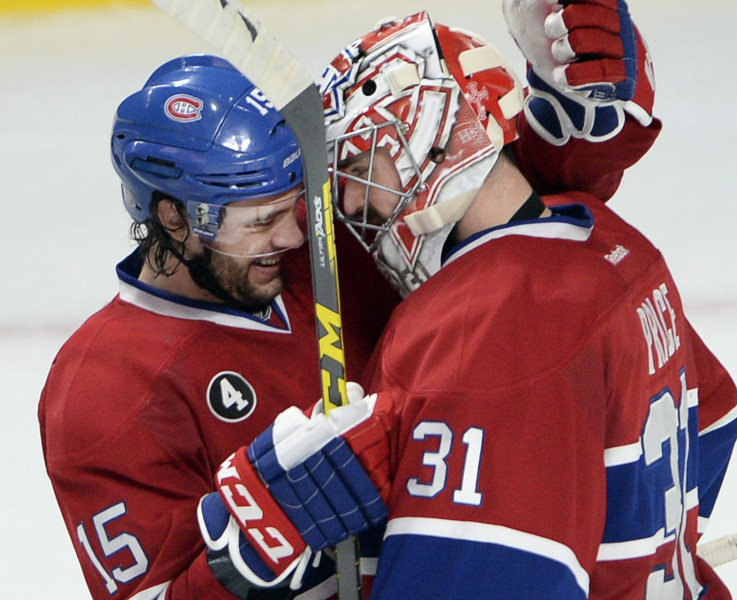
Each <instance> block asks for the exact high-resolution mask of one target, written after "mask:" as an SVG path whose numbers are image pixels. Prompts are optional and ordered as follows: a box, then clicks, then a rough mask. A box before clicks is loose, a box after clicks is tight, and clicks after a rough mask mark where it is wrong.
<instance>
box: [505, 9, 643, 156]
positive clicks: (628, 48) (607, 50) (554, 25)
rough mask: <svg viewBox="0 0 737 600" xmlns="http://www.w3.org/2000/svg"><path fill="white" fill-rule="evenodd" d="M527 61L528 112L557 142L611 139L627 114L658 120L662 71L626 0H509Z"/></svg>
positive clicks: (508, 12)
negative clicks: (652, 59)
mask: <svg viewBox="0 0 737 600" xmlns="http://www.w3.org/2000/svg"><path fill="white" fill-rule="evenodd" d="M503 9H504V16H505V19H506V20H507V25H508V27H509V31H510V33H511V34H512V37H513V38H514V39H515V41H516V42H517V45H518V46H519V48H520V50H522V53H523V54H524V56H525V58H526V59H527V62H528V72H527V79H528V83H529V93H528V96H527V98H526V101H525V115H526V117H527V120H528V122H529V123H530V125H531V126H532V127H533V128H534V129H535V131H536V132H537V133H538V134H539V135H540V136H541V137H543V138H544V139H546V140H547V141H549V142H550V143H552V144H555V145H563V144H565V143H566V142H567V141H568V139H570V137H571V136H572V137H576V138H582V139H586V140H588V141H592V142H601V141H605V140H608V139H611V138H612V137H614V136H615V135H617V133H619V131H621V129H622V127H623V126H624V121H625V113H628V114H630V115H631V116H633V117H634V118H635V119H637V121H638V122H639V123H640V124H642V125H643V126H645V127H647V126H648V125H649V124H650V123H651V121H652V110H653V102H654V99H655V77H654V74H653V68H652V64H651V62H650V57H649V55H648V51H647V46H646V45H645V42H644V40H643V39H642V37H641V36H640V33H639V31H638V30H637V28H636V27H635V25H634V23H633V22H632V18H631V17H630V14H629V10H628V7H627V3H626V2H625V0H563V1H561V2H560V3H557V2H555V1H554V0H504V2H503Z"/></svg>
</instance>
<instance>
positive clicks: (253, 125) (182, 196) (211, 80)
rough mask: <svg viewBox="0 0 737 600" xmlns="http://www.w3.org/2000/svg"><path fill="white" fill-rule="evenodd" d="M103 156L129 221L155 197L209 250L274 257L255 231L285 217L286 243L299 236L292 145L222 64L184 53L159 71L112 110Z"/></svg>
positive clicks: (253, 93)
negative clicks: (291, 219) (167, 202)
mask: <svg viewBox="0 0 737 600" xmlns="http://www.w3.org/2000/svg"><path fill="white" fill-rule="evenodd" d="M111 153H112V158H113V165H114V167H115V170H116V171H117V173H118V175H119V176H120V179H121V182H122V189H123V201H124V204H125V207H126V210H127V211H128V212H129V214H130V215H131V216H132V217H133V219H134V220H135V221H137V222H143V221H145V220H146V219H147V218H148V217H149V215H150V212H151V203H152V200H153V198H154V196H155V195H156V194H159V195H161V196H163V197H167V198H172V199H176V200H178V201H180V202H181V203H182V204H183V205H184V206H185V207H186V209H187V215H188V217H189V221H190V226H191V229H192V231H193V232H194V233H195V234H197V235H198V236H199V238H200V240H201V241H202V243H203V244H204V245H205V246H207V247H209V248H211V249H212V250H214V251H217V252H221V253H224V254H230V255H234V256H245V257H263V256H268V255H269V254H274V253H278V252H270V251H269V250H270V249H269V248H268V244H267V243H266V241H265V239H266V238H265V236H261V237H259V236H258V235H257V233H258V231H259V230H261V229H263V224H264V223H271V222H273V221H274V220H275V219H277V218H286V217H285V215H286V216H289V215H290V214H294V216H295V218H296V220H297V225H298V226H299V229H300V230H301V231H302V234H303V235H302V237H301V240H299V242H297V241H296V238H297V237H299V236H297V235H296V234H295V233H294V232H292V236H291V237H292V238H294V240H295V241H294V245H296V246H298V245H300V244H301V243H303V242H304V240H305V235H304V233H305V232H306V222H305V221H306V220H305V218H304V216H305V215H306V208H305V205H304V195H303V194H302V187H301V184H302V181H303V178H304V175H303V164H302V157H301V154H300V149H299V146H298V144H297V139H296V138H295V136H294V134H293V132H292V130H291V129H290V127H289V126H288V125H287V123H286V122H285V121H284V118H283V117H282V116H281V115H280V114H279V112H278V111H277V110H276V109H275V108H274V107H273V106H272V105H271V103H270V102H269V101H268V100H267V99H266V97H265V96H264V95H263V93H262V92H261V91H260V90H259V89H258V88H256V87H255V86H254V85H253V83H251V82H250V81H249V80H248V79H247V78H246V77H245V76H243V75H242V74H241V73H239V72H238V71H237V70H236V69H235V68H234V67H233V66H232V65H231V64H230V63H228V62H227V61H225V60H223V59H221V58H217V57H215V56H207V55H192V56H185V57H181V58H177V59H174V60H171V61H169V62H167V63H165V64H164V65H162V66H161V67H159V68H158V69H157V70H156V71H155V72H154V73H153V74H152V75H151V77H149V79H148V81H147V82H146V84H145V85H144V86H143V88H142V89H141V90H140V91H138V92H136V93H135V94H133V95H131V96H129V97H128V98H127V99H126V100H124V101H123V102H122V104H121V105H120V106H119V107H118V110H117V112H116V115H115V120H114V123H113V133H112V141H111ZM272 197H273V198H275V199H276V202H271V198H272ZM267 199H268V200H267ZM254 232H256V233H254ZM281 251H283V250H281Z"/></svg>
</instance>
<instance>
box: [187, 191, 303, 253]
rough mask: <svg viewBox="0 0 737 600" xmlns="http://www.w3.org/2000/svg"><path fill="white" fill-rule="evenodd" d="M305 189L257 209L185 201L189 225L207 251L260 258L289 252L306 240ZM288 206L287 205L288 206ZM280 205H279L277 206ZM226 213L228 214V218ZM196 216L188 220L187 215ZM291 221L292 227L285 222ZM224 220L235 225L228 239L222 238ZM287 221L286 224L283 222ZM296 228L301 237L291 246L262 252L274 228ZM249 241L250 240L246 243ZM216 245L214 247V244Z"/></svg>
mask: <svg viewBox="0 0 737 600" xmlns="http://www.w3.org/2000/svg"><path fill="white" fill-rule="evenodd" d="M305 198H306V193H305V190H304V189H303V190H300V191H299V192H296V193H294V194H291V195H289V196H285V197H281V198H279V199H277V200H275V201H273V202H269V203H267V204H262V205H257V206H249V205H246V206H232V205H224V206H223V205H217V204H206V203H202V202H189V203H188V209H189V212H190V219H191V226H192V229H193V231H194V233H196V234H197V235H198V236H199V238H200V241H201V242H202V244H203V245H204V246H206V247H207V248H209V249H210V250H211V251H213V252H216V253H218V254H223V255H225V256H232V257H236V258H250V259H260V258H268V257H270V256H277V255H279V254H283V253H284V252H287V251H289V250H294V249H295V248H299V247H300V246H301V245H302V244H303V243H304V242H305V240H306V239H307V205H306V203H305ZM289 203H291V206H289ZM280 205H282V206H281V207H280ZM229 213H230V215H229ZM192 214H195V215H196V217H195V218H194V219H192V217H191V215H192ZM290 214H291V215H292V216H293V218H294V221H295V222H294V224H290V223H289V222H288V221H289V219H290V218H291V217H290ZM275 215H276V216H275ZM272 218H276V222H274V223H273V224H272V225H264V221H266V220H268V219H272ZM225 219H232V220H235V221H236V222H238V221H241V223H240V224H237V225H236V227H235V231H233V228H232V227H231V231H230V232H229V236H226V237H224V236H223V230H224V225H225ZM285 220H286V221H287V222H286V223H285V222H284V221H285ZM290 226H296V227H297V228H298V229H299V231H300V232H301V234H302V235H301V237H299V238H296V237H295V241H294V243H293V244H290V245H289V246H288V247H286V248H279V249H278V250H270V251H265V250H266V248H268V247H269V245H270V243H271V239H272V238H273V236H274V235H275V233H274V230H275V228H278V227H290ZM249 238H250V240H249ZM215 243H217V244H219V247H216V246H215V245H214V244H215Z"/></svg>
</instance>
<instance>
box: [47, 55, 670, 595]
mask: <svg viewBox="0 0 737 600" xmlns="http://www.w3.org/2000/svg"><path fill="white" fill-rule="evenodd" d="M469 91H470V89H469ZM484 91H487V92H488V89H486V88H485V87H483V86H482V87H481V88H480V89H479V92H480V93H481V94H482V95H483V93H484ZM631 125H633V124H632V123H626V124H625V126H624V129H623V130H622V131H621V132H620V133H619V134H618V135H617V136H616V138H614V139H613V140H612V144H613V145H609V144H607V143H604V144H597V145H596V146H595V147H593V148H588V147H586V148H585V149H584V150H583V151H582V146H581V145H578V144H576V143H574V142H575V141H576V139H571V140H568V141H567V142H566V143H565V144H564V145H562V146H553V145H550V144H548V143H547V142H546V143H543V144H540V139H541V138H540V137H537V135H538V134H533V133H532V132H530V131H529V130H528V129H527V128H526V125H525V122H524V121H521V122H520V124H519V126H518V127H519V130H520V140H519V144H520V149H521V150H520V155H524V156H525V167H524V168H525V172H526V173H527V174H528V175H529V176H530V177H531V178H533V179H534V180H535V181H538V182H540V183H539V185H540V186H541V189H555V188H557V187H559V186H561V185H563V186H565V185H567V182H568V181H569V180H570V179H573V178H574V177H573V174H574V173H576V172H577V171H578V173H577V175H576V178H578V179H579V180H580V178H582V177H589V178H590V181H588V183H589V184H590V186H601V184H602V181H604V182H606V186H604V187H606V188H607V190H605V191H602V192H601V194H600V195H601V196H602V197H606V196H607V193H608V194H611V193H612V192H613V189H614V188H616V185H617V183H618V181H619V177H621V171H622V170H623V168H624V167H625V166H626V165H627V164H629V163H628V162H627V161H628V160H630V159H629V158H628V156H629V155H627V153H626V152H625V153H622V152H621V147H624V148H635V149H636V152H644V151H645V150H646V149H647V147H649V145H650V144H651V143H652V141H653V140H654V138H655V136H656V134H657V131H658V128H659V124H658V123H657V121H654V122H653V124H652V125H651V126H650V127H642V126H640V125H639V124H637V123H635V124H634V125H636V126H634V127H631ZM619 144H621V147H620V146H619ZM587 145H590V144H587ZM525 148H526V149H527V150H526V151H525V152H523V151H522V149H525ZM538 155H539V156H538ZM112 156H113V161H114V164H115V167H116V170H117V171H118V174H119V175H120V177H121V181H122V183H123V195H124V200H125V202H126V208H127V209H128V211H129V212H130V214H131V216H132V218H133V220H134V237H135V238H136V239H137V240H138V243H139V248H138V249H137V250H136V251H135V252H134V253H133V254H131V256H129V257H128V258H127V259H125V260H124V261H123V262H122V263H121V264H120V265H119V266H118V275H119V277H120V294H119V296H118V297H116V298H115V299H114V300H113V301H112V302H111V303H110V304H109V305H108V306H106V307H105V308H103V309H102V310H101V311H100V312H99V313H97V314H96V315H94V316H93V317H91V318H90V319H89V320H88V321H87V322H86V323H85V324H84V325H83V326H82V327H81V328H80V330H79V331H78V332H76V333H75V334H74V336H73V337H72V338H71V339H70V340H69V341H68V342H67V343H66V344H65V346H64V347H63V348H62V350H61V351H60V353H59V355H58V356H57V358H56V360H55V363H54V365H53V367H52V369H51V372H50V374H49V378H48V381H47V384H46V386H45V389H44V391H43V396H42V400H41V405H40V410H39V417H40V423H41V430H42V439H43V444H44V454H45V459H46V465H47V469H48V472H49V475H50V478H51V480H52V483H53V486H54V490H55V493H56V495H57V498H58V501H59V504H60V507H61V509H62V513H63V516H64V519H65V522H66V525H67V527H68V529H69V532H70V535H71V537H72V540H73V542H74V546H75V550H76V552H77V554H78V557H79V561H80V564H81V565H82V569H83V572H84V575H85V578H86V580H87V583H88V585H89V588H90V591H91V594H92V596H93V597H94V598H96V599H97V598H108V597H110V596H111V595H114V596H115V597H117V598H121V599H123V598H133V597H136V598H137V599H138V600H140V599H142V598H147V599H149V598H150V599H153V598H162V599H163V598H166V599H170V600H182V599H190V598H233V597H240V598H245V597H249V598H258V597H259V595H260V592H259V590H258V589H255V588H258V587H261V586H267V585H274V584H277V585H281V586H282V587H281V588H280V589H279V590H273V589H272V590H269V591H268V592H265V594H267V595H266V596H263V597H269V598H278V597H283V598H288V597H291V596H292V595H293V593H292V592H290V590H289V589H288V588H287V587H286V578H287V577H289V578H291V576H292V572H287V571H286V570H282V573H281V574H280V575H279V576H278V577H276V578H274V577H273V576H272V574H270V571H271V569H270V566H269V565H268V563H267V564H266V565H265V564H263V561H264V560H269V557H270V556H272V557H273V556H276V557H278V558H279V561H280V562H287V559H289V558H291V557H292V556H293V554H294V553H295V552H296V549H297V548H298V547H299V544H300V541H299V540H298V539H296V538H295V537H293V536H290V537H289V538H280V537H278V536H276V534H275V532H277V533H278V529H273V528H259V527H257V526H256V525H257V524H256V523H252V524H251V526H244V528H243V529H244V530H245V531H241V530H240V529H239V526H238V524H237V523H235V522H234V521H233V520H232V519H231V518H230V516H229V513H227V512H223V509H224V505H223V504H222V502H213V497H212V496H209V495H208V492H211V491H212V490H214V489H215V488H216V485H219V488H220V489H221V490H224V489H225V484H226V483H227V481H228V480H227V478H226V477H225V476H224V475H222V473H221V475H219V476H218V478H217V481H216V482H214V481H213V476H214V474H215V471H216V470H217V468H218V465H220V464H221V463H223V461H224V460H225V459H226V457H228V456H229V455H230V454H231V453H233V452H234V451H238V452H237V453H236V456H235V457H234V459H233V464H235V465H242V456H243V453H244V452H245V446H244V444H248V443H250V442H251V440H252V439H253V438H254V436H255V434H256V433H257V432H259V431H262V430H263V429H264V427H265V426H266V425H267V424H269V423H271V422H272V421H273V420H274V418H275V417H276V415H278V414H279V413H280V412H281V411H282V410H284V408H285V407H286V406H287V405H289V404H290V403H291V402H293V401H294V398H297V397H299V398H304V403H305V406H306V405H307V404H309V403H311V401H312V399H313V398H316V397H317V396H318V395H319V385H318V383H319V382H318V380H317V364H318V361H317V350H316V347H315V346H316V344H315V332H314V311H313V308H312V297H311V283H310V280H309V266H308V261H307V248H306V245H300V244H301V242H302V240H303V233H302V226H301V221H302V213H301V204H302V202H303V199H302V197H301V192H302V187H301V185H302V175H301V157H300V156H299V153H298V148H297V144H296V141H295V140H294V137H293V136H292V135H291V132H290V131H289V129H288V128H287V127H286V126H285V124H284V123H283V121H282V119H281V118H280V117H279V115H277V114H276V113H275V112H274V111H273V109H272V108H271V106H270V105H269V104H268V102H266V101H265V99H264V98H263V97H262V95H261V94H260V92H259V91H258V90H256V89H255V88H253V86H252V85H251V84H250V83H248V82H247V81H246V80H245V79H244V78H242V77H241V76H240V75H238V74H237V73H235V71H234V70H233V69H232V67H230V65H228V64H227V63H225V62H224V61H221V60H218V59H215V58H213V57H185V58H184V59H178V60H175V61H172V62H170V63H167V64H165V65H163V66H162V67H161V68H159V69H158V70H157V71H156V72H155V73H154V74H153V75H152V76H151V78H150V79H149V80H148V81H147V83H146V84H145V85H144V87H143V89H142V90H141V91H139V92H137V93H136V94H133V96H131V97H130V98H129V99H127V100H126V101H125V102H123V104H121V106H120V108H119V110H118V114H117V116H116V121H115V126H114V130H113V136H112ZM607 156H609V158H610V160H609V161H607V162H603V163H601V164H599V165H596V169H597V175H596V176H592V175H590V174H589V172H590V170H591V169H590V168H589V166H590V164H591V163H590V162H588V161H591V160H596V157H598V158H599V159H602V160H603V159H604V158H606V157H607ZM582 157H583V158H585V160H586V162H585V161H584V160H583V158H582ZM622 157H624V158H622ZM587 189H593V188H588V187H587ZM342 231H343V230H342V229H338V232H337V233H338V235H339V236H340V235H341V232H342ZM352 242H353V244H352ZM338 244H339V248H340V255H341V260H340V261H339V264H340V265H341V268H342V272H341V277H340V280H341V291H342V305H343V308H344V311H345V313H346V315H348V318H347V319H345V331H344V336H345V340H346V353H347V363H348V364H347V372H348V375H349V376H351V377H353V378H358V377H360V373H361V369H362V367H363V365H364V363H365V360H366V357H367V355H368V352H369V351H370V349H371V347H372V346H373V344H374V342H375V341H376V339H377V337H378V334H379V332H380V331H381V329H382V326H383V324H384V320H385V318H386V315H387V313H388V308H390V307H392V306H394V304H395V302H396V297H395V296H394V295H392V294H389V293H383V292H381V290H382V288H381V285H380V281H382V280H379V279H376V280H375V279H374V278H373V277H374V273H375V269H373V263H372V262H371V260H370V258H369V256H368V255H366V254H365V253H364V252H363V251H360V252H356V250H360V247H359V246H358V244H356V243H355V241H354V238H353V237H352V236H350V234H346V235H344V236H343V237H340V238H339V240H338ZM369 265H371V266H370V268H369ZM367 290H370V292H367ZM351 315H353V317H354V318H351ZM355 315H360V318H355ZM285 370H286V371H287V373H288V377H285ZM244 468H245V467H244ZM378 472H380V471H377V473H378ZM358 476H359V475H357V477H358ZM234 489H235V490H236V492H239V491H242V488H240V487H238V485H236V486H234ZM364 491H366V490H364ZM222 493H223V497H224V496H225V492H222ZM366 494H367V500H366V503H367V504H372V502H371V499H373V506H376V502H375V500H376V498H375V496H376V494H375V492H374V493H373V495H372V494H371V490H368V491H366ZM203 496H204V497H205V499H208V498H209V502H208V501H203V502H202V505H201V506H200V509H199V516H200V519H199V522H200V525H201V527H198V519H197V515H198V502H199V500H200V498H201V497H203ZM236 497H238V493H236V494H235V496H232V497H231V498H236ZM217 498H218V497H215V499H217ZM233 501H234V502H235V500H233ZM298 504H299V503H298ZM249 506H251V508H250V509H249V508H248V507H246V508H245V510H244V511H241V512H240V513H239V514H241V515H243V514H247V515H248V516H249V519H250V520H251V521H253V520H254V517H255V515H256V514H257V513H258V511H256V510H254V509H253V505H249ZM270 514H271V513H268V515H267V516H270ZM213 515H214V517H213ZM382 516H383V513H382V512H381V511H374V512H370V513H369V514H368V515H367V516H366V518H365V519H364V520H361V522H360V523H359V524H358V525H356V524H355V523H354V524H353V526H352V529H351V531H354V530H358V529H361V528H363V526H364V525H365V524H371V523H375V522H376V521H380V520H382ZM213 519H214V521H213ZM218 519H219V520H218ZM326 523H327V522H326ZM218 525H221V526H224V527H225V529H223V530H219V529H218ZM324 526H325V524H323V527H324ZM201 531H202V532H203V533H204V536H205V542H206V543H207V546H208V547H207V548H206V547H205V543H204V542H203V539H202V535H201ZM246 532H247V533H246ZM247 534H248V535H250V536H251V538H250V540H251V542H250V545H249V542H247V541H246V538H245V536H246V535H247ZM305 535H306V536H307V539H309V540H310V541H311V542H312V543H313V545H314V547H316V548H317V547H319V546H321V545H324V544H320V542H318V541H315V539H314V537H311V536H310V534H309V533H305ZM330 535H331V536H332V537H330V540H331V541H332V540H333V539H335V534H334V533H332V534H330ZM259 536H260V537H259ZM275 536H276V537H275ZM299 537H301V536H299ZM323 537H324V536H323ZM233 540H235V542H233ZM325 540H327V538H325ZM327 545H330V544H327ZM254 548H258V549H259V550H260V551H261V552H262V553H264V555H263V556H262V555H261V554H259V553H258V552H254V550H253V549H254ZM265 548H266V550H264V549H265ZM290 548H291V549H290ZM363 549H364V550H365V551H366V552H370V548H369V547H367V546H366V545H365V544H364V546H363ZM308 556H309V553H305V554H302V557H308ZM264 557H265V558H264ZM324 558H325V557H324V556H323V557H321V559H320V560H318V558H315V560H312V561H310V563H309V565H307V563H306V562H305V561H304V560H303V561H302V563H299V564H300V565H301V566H300V568H302V567H304V571H305V575H304V578H301V577H299V576H298V577H295V578H294V586H295V587H298V588H300V590H302V591H304V590H308V589H311V590H313V591H312V594H313V596H310V597H329V596H330V595H331V594H332V593H333V590H334V587H335V580H334V575H333V573H334V567H333V566H332V564H330V563H329V561H325V560H324ZM259 561H261V562H259ZM288 562H289V564H290V565H291V566H293V567H295V568H296V566H297V563H298V562H299V561H297V562H295V561H293V560H292V561H288ZM326 563H327V564H326ZM369 564H370V563H369ZM284 573H286V575H284ZM244 574H245V575H244ZM298 575H299V574H298ZM326 578H327V579H326ZM300 579H303V580H302V581H300ZM254 582H255V583H254ZM316 583H317V584H318V587H315V584H316ZM300 585H301V587H300Z"/></svg>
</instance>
